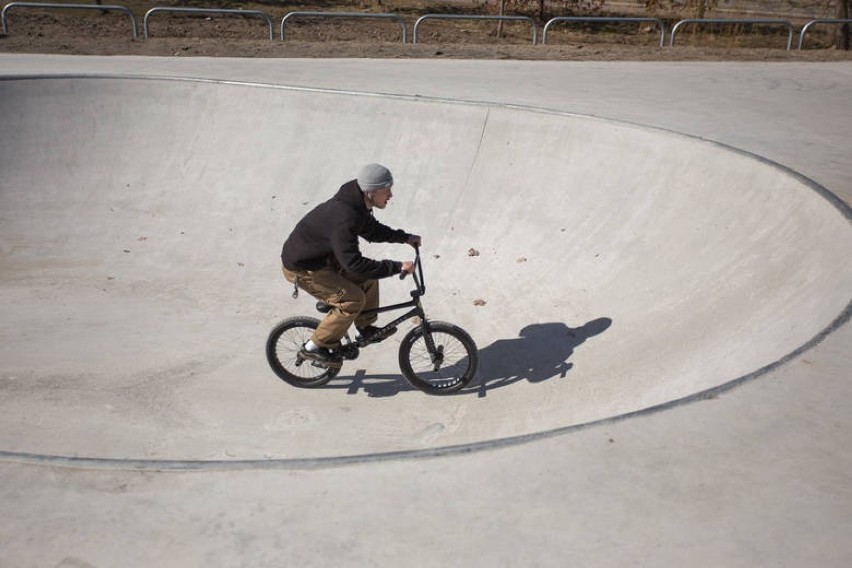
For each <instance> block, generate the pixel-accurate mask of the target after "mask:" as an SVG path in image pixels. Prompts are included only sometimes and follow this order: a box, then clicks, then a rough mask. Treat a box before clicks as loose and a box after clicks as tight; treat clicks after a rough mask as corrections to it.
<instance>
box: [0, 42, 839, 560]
mask: <svg viewBox="0 0 852 568" xmlns="http://www.w3.org/2000/svg"><path fill="white" fill-rule="evenodd" d="M0 72H2V73H3V74H4V75H7V76H9V75H19V74H57V73H64V74H69V75H79V74H122V75H137V76H140V77H141V76H147V77H150V76H153V75H160V76H174V77H198V78H208V79H222V80H226V79H227V80H235V81H246V82H253V83H265V84H277V85H296V86H304V87H317V88H324V89H328V88H330V89H338V90H352V91H359V92H367V93H386V94H387V93H394V94H399V95H419V96H420V97H419V100H418V99H416V98H411V97H407V96H403V97H394V98H388V97H373V96H363V95H358V94H353V93H327V92H306V91H304V90H292V89H273V88H269V87H263V88H260V87H252V86H247V85H234V84H228V85H221V84H216V83H206V82H176V81H163V80H157V81H151V80H141V79H137V80H127V79H97V80H96V79H70V78H66V79H61V80H59V79H50V80H38V81H33V80H20V79H15V80H7V81H3V82H2V84H0V88H2V90H3V97H2V99H0V100H2V101H3V104H2V106H0V109H2V116H3V121H2V123H3V128H4V137H3V142H2V143H0V147H2V158H0V160H2V162H0V163H2V167H0V180H2V184H3V185H2V192H3V193H2V199H3V214H2V223H3V226H2V231H3V249H4V250H3V260H2V262H3V276H2V278H3V280H2V281H3V299H4V304H3V310H4V324H3V340H4V341H3V343H4V346H3V351H2V353H3V358H2V360H3V368H2V371H3V376H2V379H3V392H4V396H3V401H2V404H3V410H4V412H3V418H2V420H3V426H4V427H3V434H2V436H3V437H2V440H3V444H4V447H2V448H0V450H3V453H2V457H3V465H2V471H3V479H4V484H3V485H4V486H3V489H2V492H0V495H2V498H0V499H2V500H0V502H2V503H4V505H5V509H6V510H13V511H16V512H15V513H14V514H12V515H6V516H5V518H4V520H3V521H2V522H0V534H2V535H3V539H4V547H3V548H4V550H5V551H7V552H6V560H4V561H3V562H7V563H9V565H28V564H29V565H51V566H55V565H95V566H98V565H112V564H115V563H117V562H120V563H122V564H129V565H150V564H152V563H153V564H162V565H174V566H185V565H201V564H205V565H210V564H213V565H279V564H282V563H284V564H289V563H291V562H305V563H307V564H309V565H331V564H334V565H338V564H341V563H342V564H345V565H365V564H367V565H386V564H390V563H394V564H395V563H399V562H407V563H410V564H411V563H413V564H415V565H435V564H449V565H470V564H474V565H486V564H488V565H492V564H498V565H518V564H521V565H554V566H555V565H564V564H565V563H570V562H579V563H582V564H585V565H623V564H628V563H631V564H640V565H669V564H671V563H680V564H690V565H707V566H718V565H743V566H750V565H790V566H798V565H803V564H804V565H837V566H840V565H846V564H848V562H849V559H850V557H852V554H850V553H852V549H850V545H849V544H848V539H847V538H846V537H845V535H847V534H848V532H849V529H850V524H852V523H850V519H852V514H850V513H852V500H850V490H849V489H848V487H850V484H849V478H850V475H849V473H848V472H849V471H850V469H849V466H850V465H852V463H850V462H852V459H850V452H849V451H848V449H847V448H846V445H847V444H846V440H847V438H848V432H849V426H850V420H849V418H848V404H849V402H850V400H852V398H850V397H852V392H850V388H849V385H848V378H849V362H850V354H849V345H850V342H849V340H850V338H852V335H850V332H849V331H848V329H849V328H848V325H843V324H844V323H845V319H846V318H847V317H848V302H849V296H850V294H849V292H850V289H852V277H850V267H849V263H848V261H847V259H848V258H849V251H850V248H852V244H850V238H852V237H850V231H849V220H848V208H847V207H846V206H845V205H844V204H843V203H840V202H835V201H833V200H834V197H833V195H836V196H839V198H840V199H841V200H843V201H845V202H846V203H848V202H849V200H850V193H852V191H850V189H849V187H850V185H849V181H850V179H852V175H850V167H849V159H848V152H845V151H844V150H843V148H844V145H847V146H848V132H849V126H850V123H852V118H850V116H852V115H850V113H849V110H850V102H849V101H850V98H849V95H850V94H852V81H850V75H852V66H850V65H848V64H812V65H800V64H790V65H788V64H765V65H764V64H705V65H702V64H636V63H631V64H627V63H617V64H616V63H613V64H569V63H520V62H435V61H432V62H417V61H399V62H397V61H318V60H317V61H289V60H284V61H251V60H241V61H234V60H230V61H229V60H201V59H200V60H179V59H174V60H172V59H143V58H61V57H28V56H7V57H3V58H0ZM96 86H97V87H96ZM432 97H440V98H452V99H464V100H468V101H474V102H477V103H480V104H457V103H452V104H451V103H448V102H446V101H438V100H433V99H432ZM424 99H426V100H424ZM708 101H714V102H715V104H714V106H712V107H711V106H709V105H708V104H707V102H708ZM187 103H191V104H187ZM481 103H493V104H481ZM71 104H73V105H75V107H74V108H70V107H69V105H71ZM512 105H523V106H524V107H536V109H537V110H530V109H529V108H516V107H514V106H512ZM78 107H79V108H78ZM542 109H549V110H548V111H544V110H542ZM229 111H230V112H229ZM551 111H559V112H551ZM779 117H783V120H779ZM283 124H289V125H291V128H290V129H288V131H287V132H283V130H284V127H283ZM10 125H12V126H11V127H10ZM646 127H651V128H646ZM661 129H662V130H661ZM9 132H11V133H12V134H11V135H9V134H8V133H9ZM355 133H358V134H359V136H358V138H357V140H358V142H357V143H354V142H352V141H350V140H349V138H352V137H354V135H355ZM678 133H683V134H687V135H689V136H683V135H681V134H678ZM340 134H343V135H344V136H340ZM695 137H700V138H705V139H708V140H712V141H715V142H718V143H721V144H723V145H727V146H731V147H733V148H738V149H739V150H742V151H744V152H747V153H753V154H754V155H749V154H746V153H743V152H740V151H736V150H734V149H733V148H730V147H727V146H722V145H720V144H717V143H714V142H710V141H705V140H700V139H696V138H695ZM297 140H298V141H301V143H302V145H301V146H299V145H298V144H297ZM152 141H154V142H153V144H152ZM279 145H280V146H282V148H281V149H282V150H284V151H283V152H279V151H278V150H279V148H278V146H279ZM288 150H289V151H288ZM93 151H97V153H99V154H103V159H101V160H93V159H91V156H92V154H93V153H94V152H93ZM361 153H363V154H364V156H362V155H360V154H361ZM376 153H379V154H381V155H383V156H387V158H386V159H385V160H384V161H386V162H389V163H391V165H392V167H393V168H394V171H395V172H396V174H397V176H396V177H397V184H398V191H397V192H396V193H397V195H396V197H395V199H394V202H393V205H392V207H391V208H390V209H389V210H387V211H385V212H383V213H382V218H383V219H386V220H388V221H389V222H391V223H392V224H397V225H400V226H405V227H412V228H416V225H417V222H416V220H417V219H423V221H421V226H422V227H425V230H423V229H421V231H420V232H421V233H422V234H423V235H424V237H425V238H426V239H427V241H426V242H427V243H428V244H429V246H431V247H432V248H431V249H429V254H431V255H432V258H428V257H427V260H428V262H429V264H428V265H427V270H428V271H429V272H427V276H429V277H430V289H429V294H428V295H427V298H426V305H427V309H428V310H429V312H430V314H433V315H434V316H435V317H440V318H442V319H450V320H453V321H456V322H457V323H459V324H461V325H462V326H464V327H466V328H468V329H469V330H470V331H471V332H472V334H473V335H474V337H475V338H476V339H477V341H478V343H479V346H480V348H482V349H483V351H484V354H485V355H484V361H485V362H486V363H487V364H485V365H483V369H484V370H483V373H482V374H481V375H482V376H481V377H480V384H482V385H483V386H481V387H480V388H479V389H476V390H474V391H473V392H471V393H469V394H464V395H461V396H458V397H452V398H446V399H444V398H434V397H427V396H425V395H422V394H420V393H418V392H416V391H411V390H409V389H406V388H405V387H404V386H402V383H400V382H399V377H398V375H397V374H396V371H395V369H394V367H393V363H394V357H393V353H389V352H391V351H392V349H385V350H384V351H382V352H376V353H375V354H371V356H370V357H364V358H362V359H359V361H358V362H357V368H358V370H359V372H358V374H357V375H356V376H355V381H354V383H353V381H352V380H348V381H347V380H344V381H341V387H340V388H337V389H324V390H320V391H298V390H295V389H291V388H290V387H288V386H287V385H284V384H283V383H280V382H279V381H276V380H275V379H274V377H272V376H271V375H270V373H269V372H268V371H267V370H266V369H264V366H265V362H264V361H263V359H262V350H261V347H262V340H263V338H264V334H265V330H267V329H268V327H269V326H271V324H273V323H274V321H275V319H276V318H277V317H283V316H285V315H290V314H291V313H299V312H304V311H306V307H307V306H308V305H309V303H308V302H307V301H306V300H304V299H302V300H300V301H299V302H293V301H292V300H290V299H289V297H288V295H287V294H288V292H289V291H288V290H286V289H285V288H284V286H283V285H282V284H281V283H280V281H278V280H276V278H277V277H278V275H277V273H275V271H274V270H271V269H269V268H268V267H265V266H264V263H266V262H267V258H269V259H270V262H272V263H274V257H275V255H276V254H277V248H278V245H279V241H280V238H281V236H282V231H284V230H285V229H282V227H283V226H286V224H287V222H288V221H292V220H294V219H296V218H298V215H299V214H300V212H301V211H302V210H304V209H300V207H301V208H307V207H308V206H309V205H310V203H312V202H315V201H318V200H319V199H322V198H324V197H325V194H326V192H327V189H326V185H327V183H328V182H326V181H325V178H326V177H327V176H328V177H332V178H339V177H340V176H343V175H344V174H345V172H347V171H351V168H352V167H354V164H357V163H359V162H360V161H363V159H366V155H375V154H376ZM294 154H296V155H294ZM322 154H328V155H334V156H335V159H327V160H319V159H316V158H315V156H318V155H322ZM755 155H756V156H762V157H763V158H765V160H760V159H757V158H756V156H755ZM302 156H309V157H311V159H310V161H308V160H304V159H298V158H299V157H302ZM424 156H430V157H432V156H434V158H433V159H430V160H427V159H425V158H424ZM131 157H132V159H131ZM347 161H350V163H347ZM773 162H774V163H773ZM397 163H399V164H400V165H399V166H397V165H396V164H397ZM775 163H777V164H781V166H778V165H776V164H775ZM787 167H789V168H792V170H795V171H798V172H800V173H801V174H803V175H805V176H807V177H808V178H810V179H811V180H813V182H810V181H808V180H807V179H805V178H803V177H801V176H799V175H796V174H795V173H794V172H792V171H790V170H788V169H786V168H787ZM188 186H189V187H188ZM198 187H204V188H205V190H206V191H205V193H204V194H203V195H201V194H199V193H198V192H197V190H196V188H198ZM35 188H40V191H36V190H35ZM237 188H238V189H239V190H237ZM822 188H825V189H826V190H827V191H828V192H832V194H833V195H832V194H828V193H826V192H824V191H823V189H822ZM240 190H241V191H240ZM288 196H290V197H291V198H290V199H289V200H287V197H288ZM293 196H295V198H293ZM107 213H108V214H107ZM563 229H564V231H563ZM199 233H201V234H199ZM433 234H434V236H432V237H430V235H433ZM267 241H269V242H272V243H274V244H272V245H271V249H272V250H271V252H267V251H266V250H265V249H266V248H268V247H265V246H257V244H258V243H265V242H267ZM470 247H474V248H477V249H479V250H480V256H478V257H469V256H467V250H468V248H470ZM125 250H127V251H130V252H124V251H125ZM385 250H387V253H388V254H394V253H395V252H396V251H395V249H393V248H387V249H381V251H382V252H383V253H384V251H385ZM436 256H437V257H438V258H435V257H436ZM520 259H525V260H523V261H522V262H518V260H520ZM454 277H455V280H456V281H453V279H454ZM388 284H390V283H388ZM385 288H387V289H391V288H390V286H386V287H385ZM391 293H393V292H391ZM479 297H481V298H483V299H486V300H488V303H487V304H486V305H485V306H474V305H473V303H472V298H479ZM63 320H64V321H63ZM57 321H58V322H59V323H57ZM584 324H587V325H586V326H585V327H584ZM568 328H571V329H573V330H574V332H573V335H574V338H576V337H577V336H580V337H582V338H584V339H585V340H584V341H583V342H577V341H576V340H574V341H573V344H569V345H570V350H569V351H562V352H560V357H559V358H558V359H559V360H556V358H554V359H553V360H548V359H547V357H548V355H549V354H550V352H552V351H558V350H559V349H563V348H564V346H565V344H559V343H558V342H554V340H553V337H554V335H555V334H554V333H553V332H554V330H555V331H559V332H564V331H565V330H566V329H568ZM539 332H540V333H539ZM568 337H570V336H568ZM128 338H129V339H128ZM529 352H534V353H536V354H538V355H540V356H541V357H542V359H543V361H542V360H539V359H536V360H535V361H532V362H530V361H525V360H524V357H526V356H528V353H529ZM507 369H508V370H507ZM350 377H351V375H350ZM738 378H744V379H746V380H744V381H743V382H742V384H739V386H737V387H736V388H733V389H730V390H726V389H723V390H712V389H713V388H714V387H717V386H719V385H725V384H730V381H732V380H734V381H736V380H737V379H738ZM489 385H492V386H493V387H494V388H489ZM707 389H711V390H709V391H708V390H707ZM702 391H703V392H704V393H705V396H704V397H703V400H700V401H695V400H693V401H692V402H690V403H688V404H678V405H671V406H667V407H666V408H665V409H664V410H661V411H658V412H652V413H639V414H636V415H634V416H632V417H629V418H627V419H624V420H618V421H614V422H612V421H604V422H597V423H595V424H594V425H592V426H590V427H587V428H582V429H577V428H574V429H570V430H568V431H567V432H561V431H559V430H557V433H556V434H552V435H549V436H542V437H538V438H536V437H534V436H533V437H532V438H531V439H529V440H527V441H526V443H517V444H513V445H509V446H500V445H499V444H498V445H494V446H488V444H487V442H488V441H489V440H500V439H505V438H506V437H509V438H510V439H511V437H512V436H517V435H523V434H530V433H532V434H534V433H536V432H546V431H548V429H554V428H556V429H559V428H562V427H565V426H571V425H576V424H583V423H588V422H593V421H596V420H599V419H601V418H606V417H610V416H615V415H619V414H623V413H626V412H633V411H636V410H641V409H644V408H648V407H653V406H655V405H660V404H665V403H666V402H667V401H671V400H676V399H681V398H683V397H688V396H689V395H690V394H691V393H695V392H702ZM560 432H561V433H560ZM470 442H473V443H477V442H485V444H484V446H485V447H484V448H483V445H482V444H481V445H479V446H473V449H474V450H477V449H478V451H472V452H469V453H468V452H461V451H459V452H455V453H450V454H447V455H443V457H434V456H435V454H434V453H433V454H429V453H426V454H422V456H423V457H425V459H414V458H416V457H418V456H421V454H417V453H416V452H415V453H409V454H405V455H406V456H408V457H407V458H400V459H393V460H381V459H370V460H367V461H363V462H362V463H352V464H350V465H345V466H342V467H333V466H335V465H339V464H340V462H324V461H323V460H322V459H314V460H311V459H307V460H301V461H293V460H292V459H290V458H324V457H328V456H346V455H350V456H351V455H359V454H363V453H379V454H381V453H383V452H387V451H400V450H403V451H405V450H417V449H418V448H419V449H425V450H429V449H436V448H437V449H440V448H442V447H446V446H447V445H453V444H465V443H470ZM438 453H439V454H440V452H438ZM430 455H431V456H433V457H428V456H430ZM49 456H62V457H63V458H62V459H57V460H53V459H52V458H50V457H49ZM75 458H111V459H114V460H115V461H110V462H97V461H87V460H86V459H81V460H76V461H75ZM122 459H127V460H131V461H121V460H122ZM164 459H165V460H172V461H171V462H168V461H167V462H159V463H164V464H171V465H173V466H176V467H178V468H183V469H186V470H193V469H197V467H195V466H193V464H197V463H198V462H197V461H196V460H223V461H225V462H231V463H234V462H239V460H244V459H255V460H260V462H258V461H252V462H243V463H244V466H243V467H242V468H241V469H240V468H238V469H237V470H235V471H215V470H212V469H208V470H207V471H185V472H182V473H175V472H162V471H157V469H168V468H169V467H168V466H167V467H161V468H158V467H157V463H158V460H164ZM266 459H272V460H277V461H271V462H268V463H270V464H274V468H273V469H269V470H263V469H260V468H262V467H263V460H266ZM208 463H209V461H208ZM258 463H259V464H260V465H258ZM60 465H61V466H62V467H58V466H60ZM219 469H222V467H221V466H220V467H219ZM106 470H111V471H106ZM136 470H142V471H136ZM34 535H38V538H39V541H38V544H36V542H35V541H34V540H33V537H34ZM45 536H47V538H45ZM44 541H47V542H49V544H47V545H45V544H44Z"/></svg>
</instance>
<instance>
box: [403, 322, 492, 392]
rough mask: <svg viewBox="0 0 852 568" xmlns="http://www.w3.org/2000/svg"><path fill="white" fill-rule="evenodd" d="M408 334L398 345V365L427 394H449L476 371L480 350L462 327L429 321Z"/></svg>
mask: <svg viewBox="0 0 852 568" xmlns="http://www.w3.org/2000/svg"><path fill="white" fill-rule="evenodd" d="M425 325H426V327H427V330H428V331H427V332H426V333H424V329H423V326H422V325H421V326H418V327H416V328H415V329H412V330H411V331H409V332H408V334H406V336H405V337H404V338H403V339H402V343H401V344H400V346H399V368H400V370H402V374H403V376H404V377H405V379H406V380H407V381H408V382H409V383H411V386H413V387H415V388H417V389H420V390H422V391H423V392H425V393H428V394H450V393H454V392H456V391H458V390H460V389H462V388H464V387H465V386H466V385H467V384H468V383H469V382H470V381H471V380H473V377H474V375H475V374H476V369H477V367H478V366H479V351H478V350H477V349H476V343H474V341H473V339H472V338H471V337H470V335H468V334H467V332H466V331H465V330H463V329H462V328H460V327H458V326H455V325H453V324H451V323H446V322H442V321H434V322H428V323H426V324H425Z"/></svg>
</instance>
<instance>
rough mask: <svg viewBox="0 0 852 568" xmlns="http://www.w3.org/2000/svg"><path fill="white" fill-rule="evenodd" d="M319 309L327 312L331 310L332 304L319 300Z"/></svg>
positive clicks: (321, 311) (324, 312)
mask: <svg viewBox="0 0 852 568" xmlns="http://www.w3.org/2000/svg"><path fill="white" fill-rule="evenodd" d="M317 311H318V312H320V313H323V314H327V313H328V312H330V311H331V306H329V305H328V304H326V303H325V302H317Z"/></svg>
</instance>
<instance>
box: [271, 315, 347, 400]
mask: <svg viewBox="0 0 852 568" xmlns="http://www.w3.org/2000/svg"><path fill="white" fill-rule="evenodd" d="M319 323H320V322H319V320H318V319H316V318H311V317H294V318H287V319H285V320H283V321H282V322H280V323H279V324H278V325H276V326H275V327H274V328H272V331H271V332H269V338H268V339H267V340H266V359H267V360H268V361H269V366H270V367H272V370H273V371H275V374H276V375H278V377H280V378H281V379H282V380H283V381H284V382H286V383H288V384H291V385H293V386H294V387H302V388H311V387H320V386H322V385H324V384H326V383H327V382H328V381H330V380H331V379H333V378H334V377H335V376H337V373H339V372H340V368H327V367H321V366H318V365H316V364H314V363H313V362H312V361H308V360H304V359H302V358H301V357H299V350H300V349H301V348H302V346H303V345H304V344H305V343H306V342H307V341H308V340H309V339H310V338H311V335H313V333H314V330H315V329H316V328H317V326H318V325H319Z"/></svg>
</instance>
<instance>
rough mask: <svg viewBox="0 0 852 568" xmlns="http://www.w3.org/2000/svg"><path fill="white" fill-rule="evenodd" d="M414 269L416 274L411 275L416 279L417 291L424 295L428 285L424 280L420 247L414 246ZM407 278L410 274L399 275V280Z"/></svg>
mask: <svg viewBox="0 0 852 568" xmlns="http://www.w3.org/2000/svg"><path fill="white" fill-rule="evenodd" d="M414 268H415V272H413V273H411V275H412V276H413V277H414V284H415V285H416V286H417V291H418V292H419V293H420V294H421V295H422V294H424V293H425V292H426V285H425V282H424V280H423V263H422V262H421V261H420V247H419V246H418V245H414ZM406 276H408V272H403V273H401V274H400V275H399V279H400V280H405V277H406ZM418 276H419V278H418ZM412 293H413V292H412Z"/></svg>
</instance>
